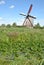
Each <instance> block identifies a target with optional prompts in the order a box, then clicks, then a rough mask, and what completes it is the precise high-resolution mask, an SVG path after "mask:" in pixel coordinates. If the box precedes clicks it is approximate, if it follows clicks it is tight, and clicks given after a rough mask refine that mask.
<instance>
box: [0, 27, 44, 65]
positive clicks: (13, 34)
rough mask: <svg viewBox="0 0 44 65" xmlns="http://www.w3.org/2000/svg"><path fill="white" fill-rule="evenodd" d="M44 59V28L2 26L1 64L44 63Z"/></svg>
mask: <svg viewBox="0 0 44 65" xmlns="http://www.w3.org/2000/svg"><path fill="white" fill-rule="evenodd" d="M43 59H44V29H29V28H26V27H15V28H14V27H10V28H6V27H4V28H3V27H0V65H43V64H44V61H42V60H43ZM42 63H43V64H42Z"/></svg>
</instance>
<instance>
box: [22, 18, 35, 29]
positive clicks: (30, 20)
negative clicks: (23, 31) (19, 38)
mask: <svg viewBox="0 0 44 65" xmlns="http://www.w3.org/2000/svg"><path fill="white" fill-rule="evenodd" d="M33 20H34V19H33V18H31V17H28V18H26V19H25V21H24V22H23V26H26V27H30V28H31V27H33Z"/></svg>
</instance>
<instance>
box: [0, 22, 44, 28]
mask: <svg viewBox="0 0 44 65" xmlns="http://www.w3.org/2000/svg"><path fill="white" fill-rule="evenodd" d="M0 27H8V28H10V27H24V26H17V24H16V23H15V22H14V23H13V24H12V25H11V24H7V25H5V24H2V25H1V26H0ZM33 28H35V29H44V26H42V27H41V26H40V24H39V23H37V24H36V25H35V26H34V27H33Z"/></svg>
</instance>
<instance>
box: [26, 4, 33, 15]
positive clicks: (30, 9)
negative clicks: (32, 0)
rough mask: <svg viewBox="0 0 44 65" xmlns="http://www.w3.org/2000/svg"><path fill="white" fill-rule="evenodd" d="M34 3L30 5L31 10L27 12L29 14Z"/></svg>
mask: <svg viewBox="0 0 44 65" xmlns="http://www.w3.org/2000/svg"><path fill="white" fill-rule="evenodd" d="M32 6H33V5H32V4H31V5H30V8H29V11H28V13H27V15H29V13H30V12H31V10H32Z"/></svg>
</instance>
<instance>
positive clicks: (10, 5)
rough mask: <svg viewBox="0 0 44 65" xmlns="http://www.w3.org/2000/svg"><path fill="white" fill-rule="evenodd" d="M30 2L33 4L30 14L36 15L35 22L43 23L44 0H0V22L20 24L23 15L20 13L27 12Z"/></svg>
mask: <svg viewBox="0 0 44 65" xmlns="http://www.w3.org/2000/svg"><path fill="white" fill-rule="evenodd" d="M30 4H33V8H32V11H31V13H30V14H31V15H33V16H36V18H37V19H36V20H34V24H35V23H38V22H39V23H40V25H42V26H43V25H44V0H0V24H12V23H13V22H16V23H17V24H19V25H21V24H22V23H23V21H24V19H25V18H24V17H23V16H20V15H19V14H20V13H24V14H27V12H28V9H29V6H30Z"/></svg>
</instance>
